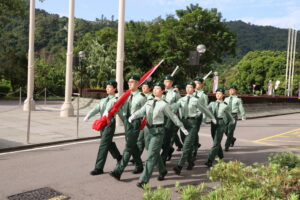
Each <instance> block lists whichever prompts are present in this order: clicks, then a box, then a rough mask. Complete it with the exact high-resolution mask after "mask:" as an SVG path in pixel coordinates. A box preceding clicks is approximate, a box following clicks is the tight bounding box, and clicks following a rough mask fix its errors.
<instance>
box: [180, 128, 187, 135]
mask: <svg viewBox="0 0 300 200" xmlns="http://www.w3.org/2000/svg"><path fill="white" fill-rule="evenodd" d="M181 131H182V132H183V134H184V135H188V134H189V132H188V131H187V130H186V129H185V128H181Z"/></svg>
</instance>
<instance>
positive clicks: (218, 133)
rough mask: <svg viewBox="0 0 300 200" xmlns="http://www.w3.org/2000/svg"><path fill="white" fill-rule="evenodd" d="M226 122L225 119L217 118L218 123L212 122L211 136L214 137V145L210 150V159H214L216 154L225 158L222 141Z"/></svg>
mask: <svg viewBox="0 0 300 200" xmlns="http://www.w3.org/2000/svg"><path fill="white" fill-rule="evenodd" d="M225 128H226V124H225V122H224V120H223V119H217V124H213V123H212V124H211V136H212V138H213V146H212V148H211V149H210V151H209V154H208V160H210V161H212V162H213V161H214V160H215V158H216V156H218V157H219V158H223V157H224V155H223V150H222V147H221V142H222V138H223V134H224V132H225Z"/></svg>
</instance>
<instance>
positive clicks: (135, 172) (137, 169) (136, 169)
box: [132, 167, 144, 174]
mask: <svg viewBox="0 0 300 200" xmlns="http://www.w3.org/2000/svg"><path fill="white" fill-rule="evenodd" d="M143 170H144V168H143V167H142V168H135V169H134V170H133V171H132V173H133V174H140V173H142V172H143Z"/></svg>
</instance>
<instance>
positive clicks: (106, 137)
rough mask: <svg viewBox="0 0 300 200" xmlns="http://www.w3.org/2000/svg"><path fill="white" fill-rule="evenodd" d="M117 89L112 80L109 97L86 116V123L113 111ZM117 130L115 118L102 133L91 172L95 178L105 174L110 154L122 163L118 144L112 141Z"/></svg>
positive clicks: (107, 84)
mask: <svg viewBox="0 0 300 200" xmlns="http://www.w3.org/2000/svg"><path fill="white" fill-rule="evenodd" d="M116 89H117V82H116V81H114V80H110V81H107V82H106V92H107V95H108V96H107V97H106V98H103V99H101V100H100V102H99V104H98V105H97V106H96V107H95V108H94V109H93V110H91V111H90V112H89V113H88V114H87V115H86V117H85V118H84V121H85V122H86V121H88V119H90V118H91V117H93V116H95V115H96V114H98V113H100V116H103V114H104V113H106V112H108V111H109V110H110V109H111V107H112V106H113V104H114V103H115V102H116V101H117V97H116V96H115V92H116ZM115 128H116V120H115V117H114V116H113V117H112V118H111V119H110V124H109V125H107V126H105V128H104V129H103V130H102V131H101V132H100V134H101V141H100V146H99V151H98V155H97V160H96V165H95V169H94V170H93V171H91V172H90V174H91V175H93V176H94V175H99V174H103V168H104V165H105V161H106V158H107V154H108V152H110V154H111V155H112V157H113V158H114V159H116V160H117V161H120V160H121V159H122V156H121V154H120V152H119V150H118V148H117V146H116V143H115V142H113V141H112V140H113V136H114V133H115Z"/></svg>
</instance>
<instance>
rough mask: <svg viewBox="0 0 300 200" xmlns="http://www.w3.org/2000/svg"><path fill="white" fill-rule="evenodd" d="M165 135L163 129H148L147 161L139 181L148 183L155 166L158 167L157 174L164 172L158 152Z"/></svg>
mask: <svg viewBox="0 0 300 200" xmlns="http://www.w3.org/2000/svg"><path fill="white" fill-rule="evenodd" d="M164 134H165V128H164V127H158V128H149V147H148V155H147V160H146V161H145V167H144V170H143V173H142V174H141V176H140V181H142V182H144V183H148V182H149V180H150V177H151V175H152V172H153V168H154V167H155V166H157V167H158V171H159V174H162V173H164V172H165V171H166V168H165V166H164V163H163V161H162V158H161V156H160V150H161V146H162V143H163V138H164Z"/></svg>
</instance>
